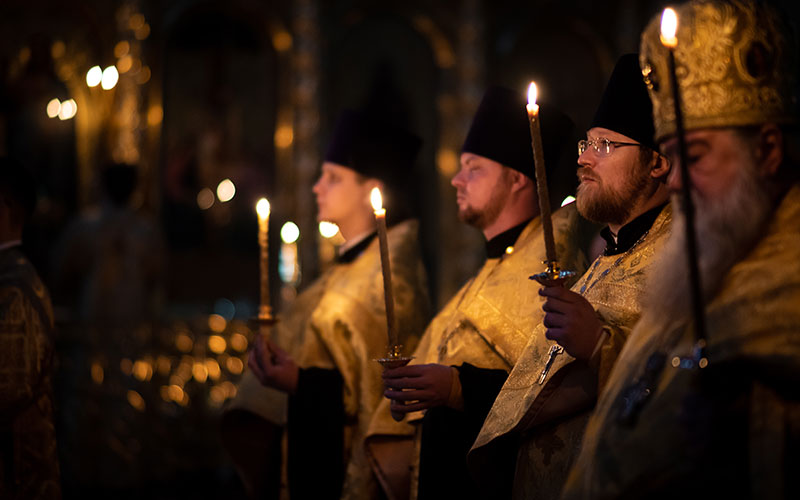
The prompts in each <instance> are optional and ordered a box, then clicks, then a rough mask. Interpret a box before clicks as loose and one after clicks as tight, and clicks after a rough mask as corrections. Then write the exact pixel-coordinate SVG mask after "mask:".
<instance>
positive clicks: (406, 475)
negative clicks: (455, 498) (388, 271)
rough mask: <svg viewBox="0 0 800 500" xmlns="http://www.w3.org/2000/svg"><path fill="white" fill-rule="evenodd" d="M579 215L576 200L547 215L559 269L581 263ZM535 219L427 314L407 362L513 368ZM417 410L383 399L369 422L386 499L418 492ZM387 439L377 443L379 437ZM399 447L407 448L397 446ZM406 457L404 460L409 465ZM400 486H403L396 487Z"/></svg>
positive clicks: (537, 227) (539, 238)
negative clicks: (400, 417)
mask: <svg viewBox="0 0 800 500" xmlns="http://www.w3.org/2000/svg"><path fill="white" fill-rule="evenodd" d="M582 224H583V225H585V224H586V222H585V221H582V219H580V216H579V215H578V213H577V210H576V208H575V204H574V203H573V204H570V205H567V206H565V207H563V208H561V209H559V210H558V211H556V212H555V213H554V214H553V232H554V236H555V240H556V250H557V252H558V257H559V262H560V263H561V265H562V267H563V268H564V269H573V270H576V271H577V272H581V271H582V270H583V269H585V268H586V256H585V254H584V253H583V250H582V248H583V246H584V245H583V243H584V241H583V238H585V237H586V235H585V234H582V233H581V230H580V228H579V226H580V225H582ZM545 259H546V256H545V250H544V237H543V233H542V227H541V221H540V219H539V218H538V217H537V218H535V219H533V220H532V221H531V222H530V223H529V224H528V225H527V226H526V227H525V229H524V230H523V231H522V233H521V234H520V236H519V238H517V241H516V243H515V244H514V246H513V251H512V252H511V253H506V254H505V255H503V256H502V257H500V258H493V259H487V261H486V263H485V264H484V265H483V267H482V268H481V269H480V271H479V272H478V274H477V275H476V276H475V277H474V278H472V279H471V280H470V281H469V282H467V283H466V284H465V285H464V286H463V287H462V288H461V290H459V291H458V292H457V293H456V295H455V296H454V297H453V298H452V299H451V300H450V301H449V302H448V303H447V305H446V306H445V307H444V308H443V309H442V310H441V311H440V312H439V313H438V314H437V315H436V317H435V318H434V319H433V321H431V323H430V325H428V328H427V329H426V330H425V334H424V335H423V337H422V340H421V341H420V345H419V346H418V347H417V350H416V352H415V353H414V360H413V361H412V364H425V363H439V364H443V365H452V366H456V365H461V364H463V363H469V364H471V365H474V366H476V367H479V368H487V369H502V370H505V371H509V370H511V368H512V367H513V366H514V364H515V363H516V362H517V358H518V357H519V355H520V353H521V352H522V349H523V347H524V346H525V345H526V343H527V342H528V338H529V336H530V332H531V331H532V330H533V329H534V327H535V324H536V323H535V320H534V319H533V318H535V317H536V315H535V310H536V309H537V308H539V302H538V300H537V299H536V298H534V297H535V294H536V290H537V289H538V284H537V283H535V282H533V281H531V280H530V279H529V276H531V275H532V274H536V273H538V272H541V271H542V270H543V267H544V265H543V261H545ZM420 418H421V414H420V413H416V414H413V415H409V416H407V417H406V419H405V420H404V421H402V422H395V421H394V420H393V419H392V418H391V416H390V412H389V401H388V400H386V399H384V400H383V401H382V402H381V404H380V406H379V407H378V410H377V411H376V412H375V415H374V417H373V419H372V423H371V425H370V429H369V434H368V438H367V449H368V453H369V455H370V459H371V464H372V467H373V469H374V471H375V474H376V476H377V477H378V479H379V480H380V482H381V485H382V486H383V488H384V492H385V494H386V495H387V497H388V498H390V499H393V498H399V497H400V496H402V495H403V494H404V493H405V492H404V491H403V488H402V485H403V484H404V483H405V484H407V483H410V485H411V497H412V498H415V496H416V475H417V472H418V471H417V468H418V465H419V463H418V462H419V449H418V446H419V438H418V437H417V438H416V441H417V443H416V446H409V443H411V442H412V440H413V439H414V438H415V433H416V427H417V426H416V425H414V424H413V423H412V422H414V421H419V419H420ZM387 442H388V443H389V444H388V446H384V447H382V446H381V445H382V444H383V443H387ZM400 450H405V452H401V451H400ZM409 461H410V464H409ZM398 485H401V486H400V487H398Z"/></svg>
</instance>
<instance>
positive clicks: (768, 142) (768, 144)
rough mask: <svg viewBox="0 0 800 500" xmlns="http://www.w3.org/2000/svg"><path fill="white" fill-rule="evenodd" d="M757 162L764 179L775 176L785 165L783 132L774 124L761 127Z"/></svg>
mask: <svg viewBox="0 0 800 500" xmlns="http://www.w3.org/2000/svg"><path fill="white" fill-rule="evenodd" d="M756 161H757V162H758V171H759V173H760V174H761V175H762V176H763V177H771V176H773V175H775V174H776V173H777V172H778V168H779V167H780V166H781V164H782V163H783V132H782V131H781V129H780V127H778V126H777V125H775V124H774V123H765V124H764V125H763V126H762V127H761V131H760V133H759V137H758V150H757V152H756Z"/></svg>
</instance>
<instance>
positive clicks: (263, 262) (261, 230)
mask: <svg viewBox="0 0 800 500" xmlns="http://www.w3.org/2000/svg"><path fill="white" fill-rule="evenodd" d="M269 212H270V206H269V201H267V199H266V198H261V199H260V200H258V203H256V214H257V215H258V246H259V261H258V262H259V278H260V283H259V284H260V288H261V291H260V302H259V309H258V317H259V319H270V318H272V308H271V306H270V299H269Z"/></svg>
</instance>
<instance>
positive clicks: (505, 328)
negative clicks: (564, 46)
mask: <svg viewBox="0 0 800 500" xmlns="http://www.w3.org/2000/svg"><path fill="white" fill-rule="evenodd" d="M541 112H542V135H543V143H544V154H545V159H546V165H547V166H548V169H551V170H550V173H548V177H549V178H550V179H553V178H554V176H553V175H552V174H554V173H555V170H556V169H557V168H558V167H559V162H560V161H562V160H567V158H568V157H569V156H570V155H569V153H567V151H569V150H571V147H570V144H571V142H572V141H573V140H574V137H575V136H574V133H573V130H574V126H573V125H572V122H571V121H570V120H569V119H568V118H567V117H566V116H564V115H562V114H560V113H559V112H557V111H556V110H555V109H553V108H548V107H547V106H546V105H543V106H542V108H541ZM528 127H529V125H528V118H527V115H526V113H525V99H524V97H523V96H522V95H521V94H519V93H516V92H514V91H511V90H509V89H505V88H500V87H492V88H490V89H489V90H488V91H487V92H486V94H485V95H484V97H483V100H482V101H481V104H480V106H479V108H478V111H477V113H476V115H475V118H474V120H473V123H472V126H471V128H470V131H469V134H468V135H467V138H466V140H465V142H464V146H463V148H462V154H461V170H460V171H459V172H458V174H456V176H455V177H454V178H453V180H452V184H453V186H454V187H455V188H456V200H457V203H458V209H459V218H460V219H461V220H462V221H464V222H466V223H467V224H470V225H472V226H474V227H476V228H478V229H480V230H481V231H482V232H483V235H484V236H485V238H486V253H487V257H488V258H487V260H486V263H485V264H484V266H483V267H482V268H481V270H480V271H479V272H478V274H477V275H476V276H475V277H474V278H472V279H471V280H470V281H469V282H468V283H467V284H465V285H464V287H463V288H462V289H461V290H460V291H459V292H458V293H457V294H456V295H455V296H454V297H453V298H452V299H451V300H450V302H449V303H448V304H447V305H446V306H445V307H444V309H442V310H441V311H440V312H439V314H438V315H437V316H436V317H435V318H434V319H433V321H432V322H431V323H430V325H429V326H428V328H427V329H426V331H425V333H424V334H423V337H422V339H421V340H420V345H419V347H418V348H417V350H416V352H415V353H414V357H415V359H414V362H413V364H411V365H409V366H406V367H401V368H395V369H391V370H386V371H385V372H384V382H385V385H386V387H387V389H386V392H385V396H386V397H387V398H389V399H387V400H385V401H384V402H383V403H382V406H381V407H379V408H378V411H377V412H376V414H375V417H374V418H373V422H372V425H371V426H370V437H369V438H368V441H367V445H368V449H369V450H370V453H371V456H372V457H373V468H374V470H375V472H376V474H377V476H378V477H379V478H381V481H382V482H383V483H384V485H385V489H386V493H387V496H388V497H389V498H408V497H409V492H408V482H409V478H408V474H409V472H408V471H409V464H410V466H411V467H412V468H413V470H414V472H413V473H412V477H413V480H411V492H410V493H411V497H412V498H420V499H424V498H447V497H453V498H461V499H465V498H486V497H487V495H488V494H489V493H484V492H480V491H479V490H478V489H477V488H475V485H474V483H473V482H472V480H471V479H470V477H469V472H468V471H467V467H466V454H467V451H468V450H469V447H470V446H471V445H472V442H473V441H474V440H475V436H476V435H477V433H478V430H479V429H480V425H481V424H482V423H483V420H484V419H485V418H486V413H487V412H488V410H489V408H490V406H491V404H492V401H494V398H495V396H496V395H497V391H498V390H499V389H500V386H501V385H502V383H503V381H504V380H505V378H506V376H507V374H508V372H509V370H511V368H512V367H513V366H514V364H515V363H516V361H517V357H518V356H519V353H520V352H521V351H522V348H523V347H524V346H525V344H526V343H527V340H528V336H529V334H530V332H531V330H532V329H533V327H534V326H535V325H534V324H533V323H532V322H531V317H532V313H533V310H534V309H535V308H537V307H538V304H537V303H536V301H535V300H531V295H532V292H533V290H535V288H533V284H532V283H531V282H530V281H529V280H528V276H530V275H531V274H534V273H537V272H540V271H541V270H542V268H543V264H542V262H543V261H544V260H545V257H546V256H545V249H544V242H543V234H542V224H541V220H540V217H539V205H538V198H537V191H536V184H535V179H534V171H533V155H532V152H531V141H530V135H529V133H530V132H529V129H528ZM567 161H568V162H569V163H571V162H570V161H569V160H567ZM569 163H567V165H569ZM579 224H580V220H579V217H578V214H577V211H576V210H575V208H574V206H573V205H568V206H566V207H564V208H561V209H560V210H558V211H556V212H555V213H554V214H553V228H554V233H555V239H556V246H557V250H558V255H559V258H560V259H561V263H562V265H564V266H565V267H568V268H572V269H578V270H581V269H584V268H585V266H586V258H585V257H584V254H583V253H582V251H581V248H583V247H584V240H585V242H587V243H588V240H589V235H590V233H591V231H590V230H588V231H585V232H582V231H580V227H581V226H580V225H579ZM584 224H585V223H584ZM581 236H584V239H583V240H582V239H581ZM526 290H528V293H525V291H526ZM389 400H392V402H391V411H392V412H394V413H395V414H396V415H400V416H401V417H402V416H403V415H408V416H407V417H406V419H405V420H404V421H402V422H395V421H393V420H392V419H391V418H390V417H389V411H390V402H389ZM420 410H425V414H424V418H421V417H420V413H419V411H420ZM415 442H416V446H415V448H416V451H411V452H410V454H409V455H406V456H407V457H408V458H407V459H406V460H400V459H399V458H400V456H401V454H400V453H399V452H398V450H400V449H401V447H402V446H403V444H402V443H405V446H406V448H407V449H409V450H413V449H414V448H412V445H414V443H415ZM390 459H394V460H390ZM417 471H418V480H417V476H416V474H417ZM395 473H396V474H395ZM404 488H405V489H404Z"/></svg>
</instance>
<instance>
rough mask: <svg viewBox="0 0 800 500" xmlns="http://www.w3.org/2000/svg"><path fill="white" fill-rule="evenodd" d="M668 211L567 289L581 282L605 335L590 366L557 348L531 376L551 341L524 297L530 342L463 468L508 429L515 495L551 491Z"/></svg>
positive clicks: (630, 314)
mask: <svg viewBox="0 0 800 500" xmlns="http://www.w3.org/2000/svg"><path fill="white" fill-rule="evenodd" d="M671 214H672V211H671V208H670V206H669V205H667V206H666V207H665V208H664V209H663V210H662V212H661V214H659V216H658V218H657V219H656V221H655V222H654V223H653V226H652V227H651V228H650V230H649V232H648V233H647V234H646V235H645V236H644V237H643V239H642V240H640V241H639V242H638V243H637V244H636V245H635V246H634V247H632V248H631V249H630V250H629V251H628V252H626V253H624V254H622V255H613V256H602V255H601V256H600V257H598V258H597V261H596V262H595V263H594V264H593V265H592V266H590V268H589V271H587V272H586V274H584V275H583V276H582V277H581V278H580V279H579V280H578V282H577V283H575V285H573V287H572V290H573V291H575V292H579V291H580V290H581V288H583V287H584V285H585V291H584V294H583V295H584V297H585V298H586V299H587V300H588V301H589V302H590V303H591V304H592V305H593V306H594V308H595V310H596V311H597V314H598V315H599V316H600V318H601V320H602V321H603V323H604V325H605V326H604V330H605V332H606V333H607V334H608V337H607V338H606V340H605V342H604V343H603V345H602V347H601V350H600V353H599V360H598V361H597V362H596V363H595V366H592V367H590V366H588V365H587V364H586V363H582V362H578V361H576V360H575V359H574V358H572V357H571V356H569V355H568V354H567V353H566V352H563V353H562V354H559V355H557V356H556V357H555V358H554V361H553V363H552V365H551V367H550V369H549V371H548V374H547V378H546V379H545V382H544V384H543V385H540V384H539V383H538V379H539V376H540V374H541V372H542V370H543V369H544V367H545V365H546V363H547V361H548V359H549V357H550V356H549V354H548V353H549V350H550V348H551V346H553V345H556V344H555V342H553V341H550V340H547V338H546V337H545V330H546V328H545V327H544V325H543V324H542V320H543V318H544V313H543V311H542V309H541V303H542V301H541V300H535V301H532V302H533V304H532V306H533V307H532V309H531V316H532V317H531V318H530V320H529V321H530V322H531V323H532V328H531V331H532V332H533V333H532V334H531V335H530V337H529V338H530V341H529V342H528V344H527V345H526V346H525V349H524V351H523V352H522V354H521V355H520V357H519V360H518V361H517V364H516V366H515V367H514V369H513V370H512V371H511V373H510V374H509V377H508V379H507V380H506V383H505V384H504V385H503V388H502V389H501V390H500V393H499V395H498V397H497V399H496V400H495V403H494V405H493V406H492V409H491V410H490V412H489V415H488V417H487V418H486V421H485V422H484V424H483V428H482V429H481V432H480V434H479V435H478V438H477V439H476V441H475V444H474V445H473V447H472V450H471V451H470V454H469V458H468V462H469V466H470V470H471V471H472V472H473V474H474V475H475V476H476V477H480V475H481V474H482V472H481V471H482V470H484V468H487V467H490V463H491V457H492V452H493V445H494V443H493V441H494V440H496V439H498V438H500V437H502V436H506V435H509V434H514V435H521V437H522V444H521V447H520V452H519V458H518V463H517V474H516V476H517V477H516V478H515V484H514V495H515V497H519V498H523V497H529V495H532V496H534V497H536V498H555V497H557V496H558V493H559V491H560V488H561V486H562V485H563V483H564V480H565V479H566V473H567V471H568V467H569V464H570V463H571V461H572V459H573V458H574V456H575V455H576V453H577V447H578V445H579V443H580V439H581V436H582V431H583V426H584V424H585V421H586V418H587V411H588V410H589V409H590V408H591V407H592V405H593V403H594V401H595V398H596V395H597V391H598V387H602V385H603V383H604V381H605V379H606V378H607V376H608V373H609V372H610V371H611V368H612V367H613V365H614V362H615V360H616V358H617V355H618V353H619V351H620V349H621V347H622V345H623V344H624V343H625V339H626V338H627V337H628V334H629V333H630V330H631V328H632V327H633V325H634V323H635V322H636V321H637V320H638V319H639V314H640V310H641V306H640V300H641V297H642V295H643V293H644V285H645V283H644V274H645V271H646V269H647V268H648V267H649V265H650V264H651V263H652V261H653V257H654V255H655V254H656V253H657V252H658V250H659V249H660V248H661V246H662V245H663V244H664V242H665V241H666V237H667V235H668V234H669V226H670V221H671ZM606 271H608V272H606ZM487 480H488V479H487Z"/></svg>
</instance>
